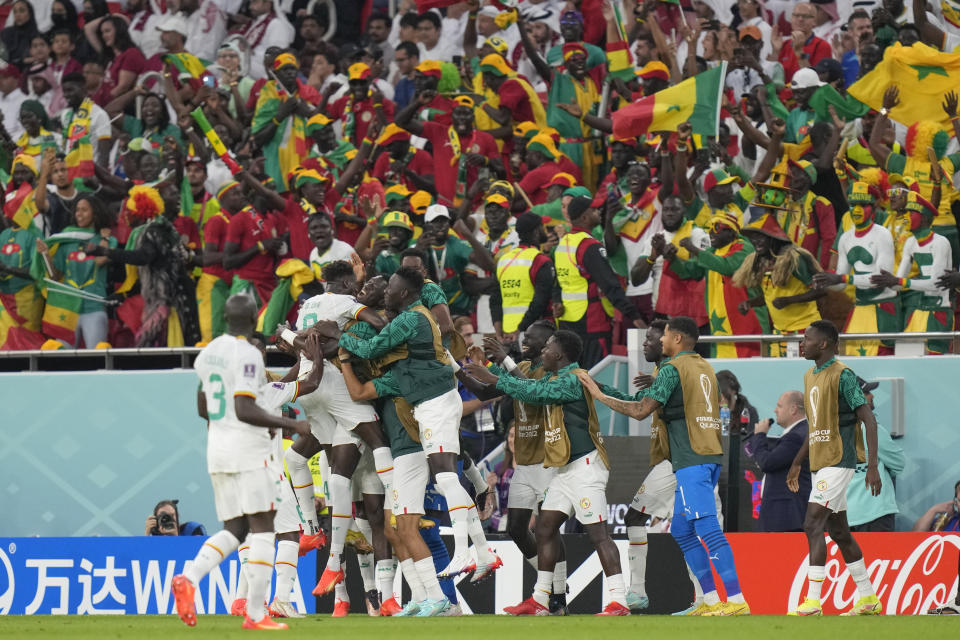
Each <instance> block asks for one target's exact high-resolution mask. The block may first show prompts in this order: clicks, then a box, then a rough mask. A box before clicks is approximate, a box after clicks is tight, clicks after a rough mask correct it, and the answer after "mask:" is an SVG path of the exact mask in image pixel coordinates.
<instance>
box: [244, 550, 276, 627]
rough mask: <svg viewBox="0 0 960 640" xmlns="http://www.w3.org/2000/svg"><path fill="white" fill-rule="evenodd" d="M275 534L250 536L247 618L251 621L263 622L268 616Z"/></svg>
mask: <svg viewBox="0 0 960 640" xmlns="http://www.w3.org/2000/svg"><path fill="white" fill-rule="evenodd" d="M274 537H275V536H274V533H273V532H272V531H268V532H264V533H251V534H250V557H249V558H247V581H248V582H249V583H250V587H249V593H250V595H249V597H248V598H247V616H248V617H249V618H250V619H251V620H254V621H256V620H262V619H263V617H264V616H265V615H267V608H266V599H267V592H268V591H270V578H271V576H272V575H273V559H274V557H275V555H274V549H273V541H274Z"/></svg>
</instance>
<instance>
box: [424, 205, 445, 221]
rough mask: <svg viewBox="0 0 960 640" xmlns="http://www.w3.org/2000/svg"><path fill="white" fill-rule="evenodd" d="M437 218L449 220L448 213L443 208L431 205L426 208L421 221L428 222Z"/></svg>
mask: <svg viewBox="0 0 960 640" xmlns="http://www.w3.org/2000/svg"><path fill="white" fill-rule="evenodd" d="M437 218H446V219H447V220H449V219H450V211H449V210H448V209H447V208H446V207H445V206H443V205H442V204H432V205H430V206H429V207H427V212H426V213H425V214H424V216H423V221H424V222H425V223H426V222H430V221H431V220H436V219H437Z"/></svg>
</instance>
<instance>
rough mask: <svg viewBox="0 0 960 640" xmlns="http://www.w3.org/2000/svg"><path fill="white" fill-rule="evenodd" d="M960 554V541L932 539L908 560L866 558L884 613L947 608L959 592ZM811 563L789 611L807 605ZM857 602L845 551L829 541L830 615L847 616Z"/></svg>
mask: <svg viewBox="0 0 960 640" xmlns="http://www.w3.org/2000/svg"><path fill="white" fill-rule="evenodd" d="M956 550H960V536H958V535H931V536H929V537H926V538H924V539H923V540H922V541H921V542H920V543H919V544H917V545H916V546H915V547H914V548H913V549H912V550H910V552H909V554H907V555H906V558H903V557H902V556H903V555H904V554H903V553H897V551H896V550H892V551H891V554H890V555H889V556H886V557H879V558H876V557H875V558H870V557H867V558H865V560H866V561H867V562H868V563H869V564H868V565H867V575H868V576H869V577H870V582H871V583H872V584H873V588H874V590H875V591H876V593H877V597H878V598H880V602H881V603H882V604H883V612H884V613H885V614H887V615H916V614H919V613H924V612H926V611H927V610H929V609H932V608H934V607H936V606H939V605H941V604H942V603H944V602H946V601H947V599H948V598H949V597H950V596H951V595H952V594H954V593H956V591H957V572H956V561H955V557H956V555H955V551H956ZM895 556H900V557H895ZM809 561H810V556H809V554H808V555H805V556H804V557H803V560H802V561H801V562H800V565H799V566H798V567H797V571H796V573H795V574H794V576H793V583H792V584H791V586H790V595H789V596H788V600H787V603H786V607H785V609H784V610H785V611H787V610H791V609H794V608H795V607H796V606H797V605H799V604H800V602H801V601H802V600H803V597H804V595H805V593H806V589H807V568H808V565H809ZM857 599H858V595H857V586H856V584H855V583H854V581H853V579H852V578H851V577H850V572H849V571H847V566H846V563H845V562H844V561H843V557H842V555H841V553H840V548H839V547H838V546H837V544H836V543H835V542H834V541H833V540H831V539H830V537H829V536H828V537H827V564H826V579H825V580H824V583H823V588H822V591H821V594H820V602H821V604H822V605H823V609H824V613H836V612H841V611H846V610H848V609H850V608H851V607H852V606H853V605H854V603H855V602H856V601H857Z"/></svg>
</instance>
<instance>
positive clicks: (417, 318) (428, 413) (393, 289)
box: [340, 267, 503, 582]
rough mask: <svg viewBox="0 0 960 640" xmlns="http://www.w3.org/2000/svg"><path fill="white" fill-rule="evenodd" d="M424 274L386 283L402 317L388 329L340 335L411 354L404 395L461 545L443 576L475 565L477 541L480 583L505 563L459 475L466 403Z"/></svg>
mask: <svg viewBox="0 0 960 640" xmlns="http://www.w3.org/2000/svg"><path fill="white" fill-rule="evenodd" d="M422 289H423V276H422V275H421V274H420V272H418V271H415V270H413V269H411V268H409V267H400V269H398V270H397V272H396V273H395V274H393V276H391V277H390V281H389V283H388V284H387V289H386V292H385V294H384V296H385V298H384V302H385V305H386V307H387V310H388V311H392V312H395V313H397V316H396V317H395V318H394V319H393V320H392V321H391V322H390V324H389V325H387V328H386V329H384V330H383V331H381V332H380V334H379V335H377V336H376V337H374V338H372V339H370V340H361V339H358V338H356V337H354V336H351V335H349V334H345V335H343V336H341V338H340V346H341V347H343V348H344V349H346V350H347V351H349V352H350V353H353V354H354V355H357V356H359V357H361V358H367V359H369V358H378V357H380V356H383V355H386V354H387V353H389V352H390V351H391V350H393V349H395V348H396V347H399V346H401V345H406V347H407V350H408V354H409V355H408V357H407V358H405V359H403V360H399V361H397V362H396V363H395V364H394V365H393V371H394V375H395V380H396V382H397V385H398V387H399V390H400V395H401V396H402V397H403V398H404V399H405V400H406V401H407V402H408V403H410V404H411V405H413V416H414V418H415V419H416V421H417V423H418V425H419V428H420V434H419V435H420V443H421V445H422V446H423V450H424V452H425V453H426V454H427V460H428V462H429V464H430V471H431V473H432V475H433V477H434V482H435V483H436V485H437V488H438V490H439V491H440V492H441V493H442V494H443V496H444V497H445V498H446V500H447V506H448V509H449V513H450V522H451V525H452V526H453V532H454V543H455V546H456V550H455V553H454V556H453V559H451V561H450V564H449V565H448V566H447V567H446V569H444V570H443V571H441V572H440V577H449V576H455V575H457V574H459V573H464V572H466V571H468V570H470V568H471V565H472V563H471V561H470V554H469V552H468V550H467V539H468V538H470V539H472V540H473V543H474V546H475V548H476V552H477V562H476V565H475V569H474V570H473V578H472V579H471V582H478V581H480V580H482V579H484V578H486V577H487V576H489V574H490V573H491V572H493V571H495V570H496V569H498V568H499V567H500V566H502V564H503V563H502V562H501V561H500V558H498V557H497V556H496V555H495V554H494V553H493V552H491V551H490V549H489V548H488V547H487V540H486V536H485V535H484V533H483V525H481V523H480V518H479V517H478V516H477V510H476V505H474V504H473V500H471V499H470V495H469V494H468V493H467V492H466V490H465V489H464V488H463V486H462V485H461V484H460V481H459V479H458V478H457V472H456V469H457V457H458V455H459V453H460V435H459V431H460V417H461V414H462V412H463V402H462V401H461V399H460V395H459V394H458V393H457V385H456V380H455V378H454V376H453V368H452V367H451V364H450V362H451V358H450V355H449V353H448V352H447V351H446V350H445V349H444V348H443V345H442V343H441V338H440V330H439V328H438V327H437V324H436V322H435V321H434V319H433V316H432V315H431V313H430V312H429V311H428V310H427V308H426V307H425V306H424V305H423V304H422V303H421V301H420V294H421V290H422Z"/></svg>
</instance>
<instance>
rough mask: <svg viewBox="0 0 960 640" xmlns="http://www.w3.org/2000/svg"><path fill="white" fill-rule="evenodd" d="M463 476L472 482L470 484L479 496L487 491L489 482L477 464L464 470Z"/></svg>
mask: <svg viewBox="0 0 960 640" xmlns="http://www.w3.org/2000/svg"><path fill="white" fill-rule="evenodd" d="M463 475H465V476H466V477H467V480H469V481H470V484H472V485H473V490H474V491H476V492H477V495H480V494H481V493H483V492H484V491H486V490H487V488H488V487H487V480H486V478H484V477H483V474H482V473H481V472H480V469H479V468H478V467H477V465H476V464H472V465H470V466H469V467H467V468H466V469H464V470H463Z"/></svg>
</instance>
